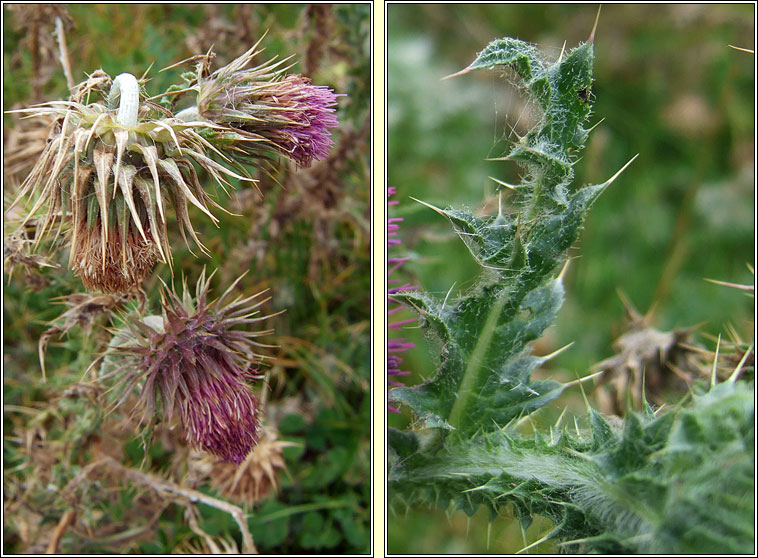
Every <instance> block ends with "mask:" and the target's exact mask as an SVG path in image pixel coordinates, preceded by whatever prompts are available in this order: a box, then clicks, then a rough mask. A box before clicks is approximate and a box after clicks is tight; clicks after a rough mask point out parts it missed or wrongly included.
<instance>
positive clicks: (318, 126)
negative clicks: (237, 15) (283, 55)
mask: <svg viewBox="0 0 758 558" xmlns="http://www.w3.org/2000/svg"><path fill="white" fill-rule="evenodd" d="M258 44H260V41H259V42H258V43H257V44H256V45H254V46H253V47H252V48H251V49H250V50H248V51H247V52H245V53H244V54H243V55H242V56H240V57H239V58H237V59H236V60H234V61H232V62H231V63H229V64H227V65H226V66H224V67H222V68H219V69H218V70H216V71H215V72H213V73H212V74H211V75H210V76H208V77H207V78H204V77H203V76H202V75H201V72H200V71H199V72H198V75H197V83H196V85H195V87H194V88H195V89H196V90H197V92H198V95H197V112H198V114H199V116H200V117H202V118H204V119H207V120H209V121H211V122H214V123H216V124H220V125H222V126H225V127H227V128H228V130H227V131H226V132H220V133H219V137H218V139H217V141H220V142H222V143H223V142H224V141H237V142H238V144H239V148H240V149H241V151H240V155H241V158H243V159H244V157H255V158H260V157H262V156H264V154H265V152H266V151H272V150H273V151H274V152H276V153H278V154H279V155H282V156H284V157H286V158H288V159H290V160H292V161H294V162H295V163H296V164H297V165H299V166H300V167H310V166H311V163H312V162H313V161H320V160H322V159H325V158H326V157H327V156H328V155H329V150H330V149H331V148H332V146H333V145H334V142H333V141H332V138H331V133H330V132H329V129H330V128H335V127H337V125H338V122H337V115H336V113H335V108H334V107H335V106H336V105H337V97H338V96H339V95H335V93H334V91H333V90H331V89H329V88H328V87H325V86H319V85H313V84H312V83H311V80H310V79H308V78H307V77H305V76H302V75H300V74H285V72H286V70H287V69H288V68H286V67H285V68H280V66H281V65H282V64H283V63H284V62H286V61H287V60H288V59H285V60H280V61H279V62H276V61H275V60H276V57H274V58H272V59H271V60H269V61H268V62H266V63H264V64H261V65H259V66H256V67H254V68H249V69H245V67H246V66H248V65H249V64H250V63H251V61H252V60H253V58H254V57H255V56H256V55H257V54H259V53H260V52H262V51H259V50H257V49H258Z"/></svg>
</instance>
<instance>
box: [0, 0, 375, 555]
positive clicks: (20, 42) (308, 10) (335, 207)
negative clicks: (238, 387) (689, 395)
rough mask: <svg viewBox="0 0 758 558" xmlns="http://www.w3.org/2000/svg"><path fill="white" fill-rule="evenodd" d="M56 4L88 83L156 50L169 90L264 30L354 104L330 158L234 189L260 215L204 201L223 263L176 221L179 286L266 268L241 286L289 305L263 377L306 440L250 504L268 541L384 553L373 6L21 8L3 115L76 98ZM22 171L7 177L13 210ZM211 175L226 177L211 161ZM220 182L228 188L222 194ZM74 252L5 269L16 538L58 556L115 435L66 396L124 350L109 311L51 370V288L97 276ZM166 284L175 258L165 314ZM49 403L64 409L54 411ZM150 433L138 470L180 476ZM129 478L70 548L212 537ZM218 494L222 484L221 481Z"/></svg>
mask: <svg viewBox="0 0 758 558" xmlns="http://www.w3.org/2000/svg"><path fill="white" fill-rule="evenodd" d="M56 14H57V15H61V16H62V17H63V21H64V22H65V30H66V42H67V45H68V51H69V56H70V62H71V66H72V71H73V75H74V81H75V83H79V82H80V81H83V80H84V79H86V75H85V73H92V72H93V71H94V70H96V69H98V68H102V69H103V70H105V72H107V73H108V74H109V75H111V76H116V75H118V74H119V73H122V72H130V73H133V74H135V75H136V76H141V75H142V74H143V73H144V72H145V71H146V70H147V69H148V67H149V66H150V65H151V64H152V69H151V70H150V73H149V75H148V77H149V78H151V81H150V82H148V83H147V85H146V89H147V91H148V93H149V94H151V95H156V94H158V93H160V92H163V91H165V89H166V88H167V87H168V86H169V85H170V84H173V83H177V82H179V75H180V73H181V72H183V71H186V70H187V68H186V67H182V68H174V69H171V70H168V71H165V72H160V70H161V69H162V68H165V67H167V66H169V65H172V64H175V63H177V62H179V61H181V60H183V59H185V58H187V57H190V56H193V55H196V54H204V53H206V52H207V51H208V49H209V48H211V47H213V50H214V52H215V53H216V58H215V59H214V61H213V69H216V68H218V67H220V66H221V65H224V64H227V63H228V62H230V61H231V60H233V59H234V58H236V57H237V56H239V55H241V54H242V53H243V52H245V51H246V50H247V49H249V48H250V47H251V46H252V45H253V44H254V43H255V42H256V41H257V40H258V39H260V38H261V37H262V36H263V35H264V33H265V34H266V38H265V39H264V40H263V41H262V43H261V47H265V52H264V54H263V55H261V56H259V57H258V58H256V62H258V63H262V62H265V61H266V60H268V59H269V58H270V57H272V56H274V55H278V56H279V58H280V59H281V58H285V57H289V56H290V55H293V58H292V59H291V61H290V63H292V64H294V66H293V67H292V68H291V69H290V70H289V72H290V73H303V74H305V75H307V76H309V77H310V78H312V80H313V82H314V83H315V84H317V85H325V86H328V87H330V88H332V89H334V91H335V92H336V93H339V94H345V96H340V97H339V100H338V118H339V122H340V126H339V128H337V129H335V130H334V131H333V132H332V138H333V139H334V142H335V147H334V149H333V151H332V153H333V157H331V158H330V159H329V160H328V161H326V162H323V163H320V164H314V166H313V167H312V168H310V169H301V170H299V171H296V170H295V169H294V165H293V166H289V165H287V164H286V163H284V164H283V165H282V168H281V172H280V173H279V174H277V175H276V176H274V177H273V179H272V178H268V177H266V176H264V175H263V173H259V172H258V171H257V170H256V169H254V168H251V169H250V172H251V173H252V176H255V177H257V178H260V179H261V182H260V184H259V186H260V190H261V192H262V194H263V195H261V194H260V193H258V192H255V191H254V190H253V189H252V188H250V187H249V186H247V187H243V186H240V185H239V184H234V187H235V188H236V192H234V195H233V196H232V198H231V199H230V198H229V197H228V196H226V195H225V194H224V193H223V192H221V191H220V190H219V192H217V194H218V195H217V196H216V198H215V199H216V200H217V201H218V202H219V203H220V204H221V205H222V206H223V207H224V208H225V209H227V210H229V211H232V212H233V213H238V214H241V215H236V216H235V215H228V214H225V213H223V212H221V211H218V210H216V211H214V214H216V215H217V217H218V218H219V220H220V223H219V227H218V228H216V227H214V226H213V224H212V223H211V222H210V220H208V219H206V218H204V216H202V214H200V213H199V212H198V211H195V212H194V213H192V215H191V217H192V222H193V225H194V226H195V227H196V229H197V230H198V234H199V236H200V237H201V238H202V240H203V242H204V243H205V244H206V246H208V248H209V250H210V252H211V257H205V256H202V257H200V258H198V257H195V256H194V255H192V254H191V253H190V252H189V251H188V250H187V247H186V246H185V245H184V243H183V242H182V241H181V238H180V237H179V234H178V230H177V229H176V223H175V222H171V223H169V231H170V233H171V234H172V235H173V236H172V249H173V255H174V267H175V269H176V275H175V277H174V283H175V284H176V285H177V287H179V288H180V283H181V277H182V275H185V276H187V278H188V280H189V282H190V284H194V281H196V280H197V277H198V276H199V274H200V272H201V270H202V269H203V267H206V266H207V268H208V272H209V273H210V271H212V270H214V269H218V272H217V273H216V275H215V276H214V278H213V282H212V284H211V290H212V293H211V296H212V297H215V296H218V295H220V294H221V293H222V292H223V291H224V290H225V289H226V288H227V287H228V286H229V285H230V284H231V283H232V281H234V279H235V278H237V277H238V276H239V275H240V274H242V273H243V272H245V271H248V273H247V275H246V277H245V279H244V280H243V281H242V282H241V283H240V284H239V291H240V293H246V294H252V293H255V292H258V291H261V290H263V289H266V288H268V289H270V291H269V294H270V295H271V297H272V299H271V301H270V302H269V303H268V304H267V305H266V306H265V307H264V309H265V311H266V313H272V314H273V313H276V312H278V311H279V310H285V312H284V313H283V314H281V315H278V316H277V317H276V318H274V319H271V320H269V321H267V322H266V323H265V324H260V325H261V326H262V327H263V328H264V329H265V328H267V327H271V328H273V330H274V332H275V333H274V334H273V335H272V336H270V337H267V338H266V339H265V342H268V343H272V344H276V345H278V346H279V347H280V348H279V349H277V350H273V351H272V353H274V354H273V355H271V356H275V357H276V358H275V359H274V360H273V364H272V366H270V367H269V368H266V369H264V370H263V371H262V372H263V373H265V374H266V381H265V386H264V382H258V383H257V384H256V386H255V391H256V394H257V396H258V398H259V400H265V412H266V416H265V420H266V424H267V425H268V426H272V427H275V428H276V429H277V430H278V432H279V439H280V440H284V441H286V442H292V443H293V445H290V446H289V447H286V448H284V459H285V463H286V466H287V469H288V472H284V471H279V473H278V481H279V483H280V485H281V490H280V491H279V493H278V494H276V495H273V497H271V498H268V499H267V500H266V501H264V502H262V503H259V504H257V505H256V506H255V507H254V508H253V510H251V511H252V513H251V514H250V516H249V518H248V525H249V528H250V530H251V531H252V534H253V537H254V539H255V544H256V545H257V547H258V550H260V551H261V552H264V553H270V552H274V553H281V554H299V553H338V554H339V553H366V552H368V549H369V542H370V518H371V505H370V504H371V491H370V490H371V483H370V468H371V443H370V441H371V439H370V430H369V426H370V414H369V410H370V407H371V402H370V362H369V358H370V328H371V326H370V305H369V297H370V294H369V291H370V284H371V281H370V276H369V269H370V240H369V239H370V212H369V185H370V160H371V159H370V129H371V128H370V127H371V120H370V100H371V99H370V95H371V77H370V76H371V68H370V53H371V49H370V33H371V28H370V24H371V21H370V5H369V4H367V3H364V4H342V5H334V6H329V5H321V6H320V7H318V8H314V7H313V6H311V5H306V4H260V5H256V4H152V5H148V4H121V5H118V4H71V5H60V4H59V5H56V6H54V7H52V6H50V5H24V6H21V5H8V4H4V5H3V17H4V22H3V25H4V26H3V34H4V46H5V49H4V52H3V61H4V64H3V71H4V75H3V78H4V79H3V93H4V95H3V109H4V110H8V109H11V108H16V107H21V106H29V105H31V104H33V103H37V102H44V101H52V100H59V99H65V98H67V96H68V91H67V87H66V81H65V78H64V74H63V72H62V71H61V66H60V63H59V61H58V45H57V43H56V40H55V37H54V36H53V34H52V33H53V29H54V16H55V15H56ZM18 126H19V122H18V119H17V118H16V117H15V115H14V116H11V115H8V114H6V115H5V117H4V132H5V139H6V142H7V140H8V138H11V137H13V134H14V133H15V131H17V127H18ZM43 144H44V136H43ZM5 147H6V148H7V144H6V146H5ZM8 155H9V154H8V153H7V152H6V157H7V156H8ZM31 162H32V163H33V161H31ZM22 179H23V176H20V177H11V178H10V179H8V177H6V180H5V181H4V196H5V202H6V205H7V203H8V202H9V201H10V199H12V198H13V191H14V188H15V187H16V185H17V184H18V181H20V180H22ZM200 179H201V181H204V183H207V184H210V182H211V181H210V180H209V179H208V177H207V175H203V174H201V175H200ZM274 179H275V180H274ZM209 192H210V193H211V195H214V189H213V188H210V187H209ZM192 209H193V210H194V209H195V208H192ZM8 232H9V231H8V230H5V231H4V233H5V234H8ZM195 252H197V251H196V250H195ZM55 257H57V258H58V259H59V260H60V261H61V262H62V263H63V266H62V268H61V269H60V270H50V269H47V270H42V272H41V273H40V272H37V271H32V272H30V273H29V274H27V273H26V272H25V271H24V270H23V269H17V270H16V272H15V273H14V275H13V277H12V279H10V280H9V277H8V275H7V271H8V270H7V269H6V270H5V271H6V275H4V277H3V281H4V283H5V296H4V305H3V320H4V340H3V341H4V361H3V368H4V370H3V372H4V403H5V405H6V413H5V414H4V426H5V438H4V466H5V467H4V471H5V476H4V487H5V495H6V501H5V505H6V507H5V512H6V513H4V533H3V534H4V541H5V549H6V550H8V551H9V552H26V551H29V552H44V550H45V547H46V545H47V544H48V542H49V541H50V537H51V535H52V532H53V530H54V529H55V527H56V524H57V523H58V521H59V520H60V518H61V517H62V515H63V514H64V512H65V511H66V510H67V509H69V508H68V506H69V504H70V502H68V503H67V502H62V501H61V500H60V498H59V493H58V490H59V489H60V488H62V487H63V486H66V483H68V482H69V481H70V480H71V479H72V478H73V477H74V476H75V475H76V474H77V473H78V472H79V471H80V470H81V467H82V466H83V465H86V464H87V463H88V462H91V461H92V460H93V455H96V454H93V451H95V450H94V449H93V446H92V444H91V443H90V442H91V440H92V437H93V436H97V434H98V432H99V428H98V423H97V421H95V420H94V418H97V417H96V415H97V412H96V411H97V409H96V408H93V406H92V405H89V404H88V402H87V400H86V398H79V399H77V398H74V399H73V401H69V400H68V398H67V397H65V398H63V399H61V394H62V393H64V392H66V393H68V392H67V391H66V390H67V388H68V387H69V386H70V385H71V384H72V383H75V382H78V381H80V379H81V378H82V375H83V373H84V371H85V370H86V369H87V367H88V366H89V364H90V363H91V362H92V360H93V359H94V358H95V356H96V355H97V354H98V353H99V351H101V350H102V349H103V347H104V345H105V344H107V342H108V340H109V335H108V332H107V331H106V330H105V329H104V327H105V326H107V325H108V320H106V319H103V317H100V318H99V319H97V320H96V321H95V326H94V327H93V329H92V330H91V331H90V332H89V333H85V332H83V331H82V330H81V328H79V327H75V328H73V329H72V330H71V331H70V332H69V333H68V335H65V336H60V337H58V336H55V337H53V338H52V340H51V342H50V345H49V347H48V350H47V355H46V365H47V377H48V381H47V383H43V382H42V378H41V373H40V366H39V360H38V356H37V343H38V340H39V338H40V335H41V334H42V333H43V332H44V331H45V330H46V329H47V328H48V327H49V323H50V322H51V321H52V320H54V319H56V318H57V317H58V316H59V315H61V313H62V312H63V311H64V310H65V307H63V306H62V305H61V304H53V303H51V299H53V298H55V297H60V296H64V295H68V294H70V293H72V292H78V291H81V290H82V285H81V282H80V281H79V279H78V278H76V277H74V276H73V274H72V273H71V272H67V271H66V265H65V262H66V261H67V259H68V253H67V248H64V249H63V250H59V251H58V253H57V255H56V256H55ZM6 267H7V266H6ZM159 278H160V279H163V280H165V281H166V282H168V283H171V277H170V274H169V272H168V269H167V266H165V265H160V264H159V265H157V266H156V268H155V270H154V272H153V274H152V276H151V277H149V278H148V280H147V281H146V283H145V285H144V289H145V292H146V293H147V295H148V302H147V305H148V310H150V311H153V312H155V311H157V310H158V308H159V307H158V303H157V301H158V290H159V288H160V281H159ZM72 406H73V410H72ZM46 409H49V411H46ZM45 413H47V414H45ZM72 413H73V414H72ZM77 413H80V414H77ZM43 415H44V416H47V417H48V418H46V419H45V420H44V421H42V420H41V419H40V416H43ZM93 417H94V418H93ZM100 418H101V417H100ZM91 419H92V420H91ZM98 420H99V419H98ZM35 424H36V425H38V426H36V427H35V426H34V425H35ZM40 424H42V425H43V427H40V426H39V425H40ZM72 424H73V425H76V428H72ZM34 428H42V435H43V437H44V438H45V440H44V443H42V442H40V444H41V445H40V448H41V449H39V451H37V452H34V453H32V455H31V456H30V455H29V454H28V453H27V452H25V451H24V444H23V443H21V441H22V440H23V439H26V437H27V436H28V435H33V434H34V432H35V430H34ZM30 433H31V434H30ZM103 436H106V435H105V434H103ZM140 442H141V440H140V438H139V437H138V436H137V433H136V432H131V433H129V436H127V437H126V438H123V439H117V440H116V441H115V442H114V443H116V444H121V445H122V446H120V447H124V448H125V452H126V457H125V462H124V464H125V465H127V466H131V467H135V468H138V469H140V470H142V471H144V472H151V473H157V474H162V475H163V474H165V475H168V474H169V472H168V469H169V467H170V466H171V463H172V453H173V451H172V448H170V447H166V446H164V445H163V444H162V442H161V441H160V440H155V441H154V443H153V444H151V445H150V447H149V450H148V451H147V452H145V451H144V449H143V447H142V446H141V444H140ZM59 447H63V448H64V450H61V451H58V449H56V448H59ZM46 452H47V453H50V455H51V459H52V460H53V463H54V465H53V466H52V468H51V466H46V467H43V468H40V467H39V456H40V455H44V454H45V453H46ZM127 484H128V483H127ZM50 487H52V488H50ZM111 488H112V487H108V490H105V489H103V490H96V491H93V492H90V493H89V494H87V495H85V498H84V500H83V501H81V505H80V506H79V508H78V509H79V514H78V516H77V521H78V523H75V524H73V525H72V526H71V528H70V529H68V530H65V531H64V532H65V535H64V536H63V538H62V540H61V542H60V549H61V551H63V552H68V553H80V552H81V553H84V554H89V553H111V552H127V553H128V552H134V553H152V554H165V553H171V552H177V551H182V550H183V551H185V552H186V551H187V550H188V547H189V546H191V547H192V548H194V549H197V548H198V545H199V544H200V543H201V542H202V541H200V540H199V538H198V537H197V536H195V534H193V532H192V531H191V530H190V528H189V527H188V525H187V518H186V517H185V515H184V511H185V510H184V508H183V507H181V506H177V505H174V504H170V505H168V507H166V508H165V510H164V511H163V513H162V514H160V518H159V519H156V520H154V518H152V516H153V515H154V513H155V512H160V508H157V504H156V507H148V509H147V510H145V509H144V507H143V506H144V505H145V502H146V500H149V498H147V496H145V494H144V492H145V490H144V489H137V488H134V487H133V486H126V487H125V488H124V489H123V490H111ZM199 489H200V490H202V491H204V492H207V493H209V494H212V495H216V493H215V491H214V490H213V489H212V488H211V487H210V486H208V484H207V483H206V484H203V485H202V486H200V487H199ZM135 493H136V495H135ZM200 512H201V513H200V516H199V518H198V521H199V525H200V527H201V528H202V529H203V530H204V531H205V532H207V533H209V534H210V535H211V536H213V537H222V538H225V539H230V538H231V539H233V540H236V542H237V543H238V544H239V542H240V537H239V530H238V528H237V527H236V525H235V523H234V521H233V520H232V518H231V516H229V514H227V513H223V512H220V511H219V510H216V509H212V508H208V507H205V506H201V508H200ZM177 549H179V550H177Z"/></svg>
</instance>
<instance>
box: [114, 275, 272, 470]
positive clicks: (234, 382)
mask: <svg viewBox="0 0 758 558" xmlns="http://www.w3.org/2000/svg"><path fill="white" fill-rule="evenodd" d="M240 279H242V277H240V278H239V279H237V281H235V283H234V284H233V285H232V286H231V287H229V289H227V290H226V292H224V294H223V295H221V297H220V298H219V299H218V300H215V301H212V302H209V301H208V289H209V284H210V277H209V278H208V279H206V278H205V272H203V274H202V275H201V277H200V279H199V280H198V282H197V288H196V294H195V296H194V297H193V296H191V295H190V293H189V290H188V288H187V285H186V282H185V284H184V292H183V295H182V297H179V296H178V295H177V294H175V293H174V292H172V291H170V290H169V289H168V288H165V289H164V292H163V295H162V300H161V305H162V309H163V315H162V317H159V316H148V317H146V318H142V319H133V320H132V319H128V317H127V319H125V320H124V325H123V327H122V328H121V329H120V330H119V331H117V332H116V335H115V336H114V339H113V341H112V342H111V346H110V348H109V351H108V353H107V355H106V359H105V360H104V364H103V368H102V376H101V380H103V379H107V378H115V380H116V386H115V389H116V392H117V393H118V395H117V400H116V402H115V404H114V408H115V407H118V406H119V405H121V404H122V403H123V402H124V401H125V400H126V399H127V398H128V397H129V395H130V394H131V393H132V392H133V390H134V389H135V388H139V391H140V393H139V400H138V403H137V405H136V406H135V407H134V409H133V410H132V414H133V415H134V414H135V413H137V412H138V411H141V413H142V414H141V417H140V424H142V423H146V424H147V425H149V424H150V423H151V421H152V420H153V417H154V416H155V415H156V412H157V409H156V407H157V400H160V404H161V406H162V409H163V414H164V415H165V417H166V419H167V420H171V418H172V416H173V415H174V414H175V413H176V414H178V415H179V417H180V419H181V423H182V427H183V431H184V437H185V439H186V441H187V442H188V443H189V444H190V445H191V446H193V447H197V448H202V449H203V450H205V451H207V452H209V453H212V454H213V455H216V456H218V457H220V458H221V459H223V460H225V461H230V462H232V463H237V464H239V463H241V462H242V461H243V460H244V459H245V457H246V456H247V455H248V453H250V451H251V450H252V449H253V447H254V446H255V444H256V443H257V441H258V438H259V435H260V434H259V427H258V424H259V416H258V415H259V409H258V402H257V400H256V398H255V396H254V395H253V393H252V392H251V391H250V388H249V387H248V379H250V378H252V377H253V375H252V374H253V373H252V366H254V365H255V363H257V362H259V361H260V360H261V357H260V356H259V355H258V354H257V347H266V345H262V344H260V343H258V342H257V341H256V338H257V337H259V336H262V335H267V334H269V333H271V332H270V331H254V332H251V331H245V330H243V329H236V328H237V327H238V326H247V325H248V324H253V323H255V322H258V321H261V320H264V319H266V318H269V317H270V316H259V315H258V314H259V310H257V308H258V307H259V306H260V305H261V304H263V303H264V302H266V301H267V300H269V299H268V298H267V299H265V300H256V299H258V297H259V296H260V295H261V294H262V293H258V294H256V295H253V296H251V297H247V298H241V297H237V298H236V299H235V300H233V301H231V302H229V301H228V299H229V297H230V295H231V293H232V292H233V291H234V289H235V288H236V286H237V284H238V282H239V281H240ZM254 349H255V350H254Z"/></svg>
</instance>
